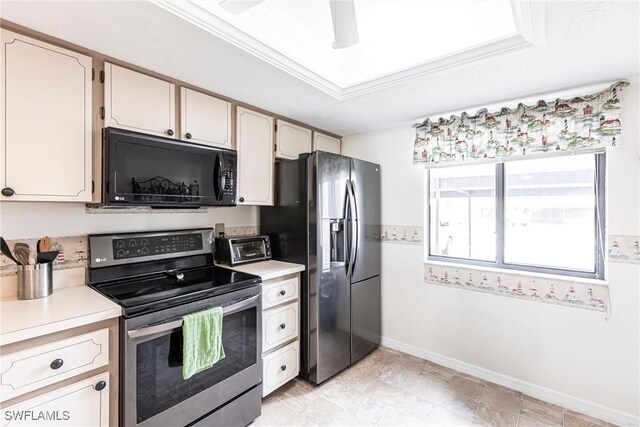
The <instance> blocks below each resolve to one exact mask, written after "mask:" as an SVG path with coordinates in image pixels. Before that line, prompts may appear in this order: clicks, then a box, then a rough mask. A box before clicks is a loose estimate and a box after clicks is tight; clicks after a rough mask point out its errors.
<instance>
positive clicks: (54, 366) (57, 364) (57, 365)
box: [49, 359, 64, 369]
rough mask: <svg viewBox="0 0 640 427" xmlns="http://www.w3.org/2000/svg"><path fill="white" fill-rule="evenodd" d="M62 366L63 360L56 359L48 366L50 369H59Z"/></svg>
mask: <svg viewBox="0 0 640 427" xmlns="http://www.w3.org/2000/svg"><path fill="white" fill-rule="evenodd" d="M62 365H64V360H62V359H56V360H54V361H53V362H51V365H49V366H50V367H51V369H60V368H61V367H62Z"/></svg>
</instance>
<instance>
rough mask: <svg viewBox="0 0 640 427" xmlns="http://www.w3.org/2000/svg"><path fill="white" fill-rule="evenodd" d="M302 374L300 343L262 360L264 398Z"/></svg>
mask: <svg viewBox="0 0 640 427" xmlns="http://www.w3.org/2000/svg"><path fill="white" fill-rule="evenodd" d="M299 372H300V341H298V340H296V341H294V342H292V343H291V344H288V345H286V346H284V347H282V348H281V349H279V350H276V351H274V352H273V353H271V354H268V355H266V356H265V357H263V358H262V396H263V397H264V396H266V395H267V394H269V393H271V392H272V391H274V390H275V389H277V388H278V387H280V386H281V385H283V384H284V383H286V382H289V381H291V380H292V379H294V378H295V377H297V376H298V373H299Z"/></svg>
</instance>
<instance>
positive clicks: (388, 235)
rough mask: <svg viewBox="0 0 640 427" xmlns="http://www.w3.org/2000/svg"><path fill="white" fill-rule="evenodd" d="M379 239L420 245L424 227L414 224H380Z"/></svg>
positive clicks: (385, 241)
mask: <svg viewBox="0 0 640 427" xmlns="http://www.w3.org/2000/svg"><path fill="white" fill-rule="evenodd" d="M379 239H380V240H381V241H382V243H397V244H403V245H420V246H421V245H422V243H423V241H424V227H422V226H414V225H381V226H380V234H379Z"/></svg>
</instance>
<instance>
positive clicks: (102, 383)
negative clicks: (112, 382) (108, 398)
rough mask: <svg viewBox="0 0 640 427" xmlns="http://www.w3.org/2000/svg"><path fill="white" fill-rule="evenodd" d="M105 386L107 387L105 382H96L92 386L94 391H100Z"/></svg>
mask: <svg viewBox="0 0 640 427" xmlns="http://www.w3.org/2000/svg"><path fill="white" fill-rule="evenodd" d="M106 386H107V383H106V382H105V381H98V382H97V383H96V385H95V386H94V388H95V389H96V391H102V390H104V388H105V387H106Z"/></svg>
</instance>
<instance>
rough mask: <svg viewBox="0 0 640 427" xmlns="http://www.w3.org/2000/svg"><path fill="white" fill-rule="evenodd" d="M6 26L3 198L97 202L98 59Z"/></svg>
mask: <svg viewBox="0 0 640 427" xmlns="http://www.w3.org/2000/svg"><path fill="white" fill-rule="evenodd" d="M0 31H1V33H0V34H1V36H2V37H1V38H0V40H1V47H0V56H1V57H2V62H0V82H1V83H0V87H1V89H2V90H1V93H2V102H0V119H1V120H2V125H1V126H0V128H2V131H1V132H0V165H1V166H0V189H1V190H2V191H0V194H1V195H0V200H3V201H5V200H17V201H61V202H63V201H73V202H88V201H91V65H92V61H91V58H90V57H88V56H85V55H81V54H79V53H76V52H72V51H69V50H66V49H62V48H59V47H56V46H53V45H50V44H48V43H43V42H40V41H38V40H35V39H32V38H30V37H25V36H22V35H20V34H16V33H13V32H11V31H7V30H0Z"/></svg>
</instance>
